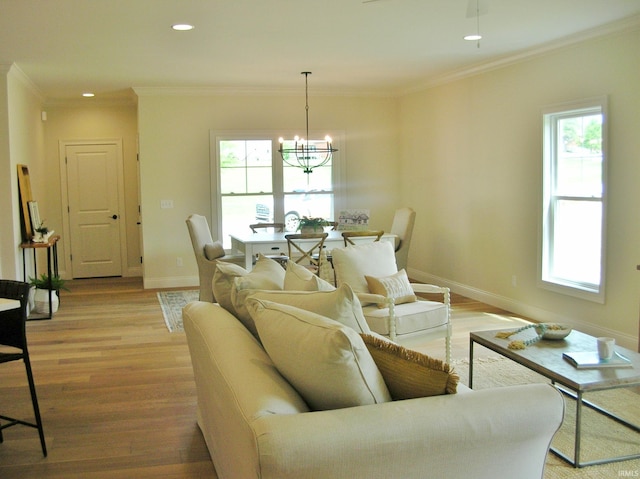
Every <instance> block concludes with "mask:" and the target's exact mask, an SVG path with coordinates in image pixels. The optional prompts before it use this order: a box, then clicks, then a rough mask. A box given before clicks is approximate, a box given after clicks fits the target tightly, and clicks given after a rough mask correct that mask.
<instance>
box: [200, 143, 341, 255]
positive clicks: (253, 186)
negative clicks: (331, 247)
mask: <svg viewBox="0 0 640 479" xmlns="http://www.w3.org/2000/svg"><path fill="white" fill-rule="evenodd" d="M279 136H281V132H267V133H265V132H258V133H252V132H211V143H212V147H213V146H214V145H215V148H212V151H215V155H214V158H212V167H213V168H212V172H213V173H214V184H215V185H216V186H217V187H214V188H213V190H214V194H213V198H212V201H213V206H214V209H213V210H214V214H215V213H217V219H218V228H219V231H220V238H221V239H222V240H223V244H224V246H225V248H229V247H230V246H231V240H230V238H229V235H231V234H247V233H248V232H250V229H249V225H250V224H253V223H273V222H277V223H284V224H285V228H286V230H287V231H291V232H294V231H296V229H297V227H298V219H299V218H301V217H302V216H310V217H320V218H324V219H326V220H333V219H334V218H335V217H336V216H337V215H336V214H335V212H336V211H337V210H338V208H339V207H340V205H341V193H340V188H339V186H338V185H340V184H341V177H342V172H341V170H342V167H341V165H340V156H339V153H334V155H333V158H332V160H331V161H329V162H328V163H327V164H325V165H324V166H321V167H318V168H314V170H313V172H312V173H309V174H308V175H307V174H305V173H304V172H303V170H302V169H301V168H296V167H292V166H289V165H287V164H286V163H284V164H283V161H282V157H281V156H280V153H279V152H278V148H279V142H278V138H279ZM291 136H292V137H293V135H291ZM338 137H340V135H338ZM334 143H336V141H335V140H334Z"/></svg>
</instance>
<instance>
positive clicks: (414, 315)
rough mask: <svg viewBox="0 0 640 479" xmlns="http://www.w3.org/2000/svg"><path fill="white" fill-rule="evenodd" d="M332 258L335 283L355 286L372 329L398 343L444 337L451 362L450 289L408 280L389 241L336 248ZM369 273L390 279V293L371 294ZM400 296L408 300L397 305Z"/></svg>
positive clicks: (382, 278) (372, 276)
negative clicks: (436, 296)
mask: <svg viewBox="0 0 640 479" xmlns="http://www.w3.org/2000/svg"><path fill="white" fill-rule="evenodd" d="M332 257H333V270H334V272H335V275H336V286H338V287H340V286H341V285H342V284H344V283H346V284H348V285H349V286H351V288H352V289H353V291H354V292H355V293H356V294H357V296H358V299H360V302H361V303H362V312H363V313H364V317H365V319H366V320H367V323H368V324H369V327H370V328H371V330H372V331H375V332H376V333H378V334H382V335H384V336H388V337H389V339H391V340H392V341H395V342H403V340H405V339H407V340H408V339H412V338H414V337H416V336H419V337H420V339H421V340H423V339H427V340H430V339H438V338H444V339H445V358H446V359H445V361H446V362H450V361H451V299H450V294H449V293H450V292H449V288H445V287H440V286H435V285H431V284H420V283H409V280H408V278H407V277H406V273H403V271H404V270H402V271H400V272H399V271H398V268H397V267H396V261H395V255H394V250H393V245H392V244H391V243H389V242H387V241H376V242H373V243H364V244H359V245H355V246H348V247H346V248H334V249H333V250H332ZM365 276H369V277H370V278H375V279H376V280H379V281H376V282H385V283H386V284H388V285H389V287H388V289H387V290H386V295H383V294H379V293H378V294H373V292H372V291H370V288H369V284H370V283H369V281H367V278H365ZM399 277H400V278H403V280H402V281H401V280H399V279H398V278H399ZM415 293H430V294H439V295H442V298H443V301H442V302H437V301H426V300H423V299H421V298H418V297H416V296H415ZM409 298H410V299H409ZM401 301H408V302H402V304H397V303H400V302H401Z"/></svg>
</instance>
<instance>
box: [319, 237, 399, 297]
mask: <svg viewBox="0 0 640 479" xmlns="http://www.w3.org/2000/svg"><path fill="white" fill-rule="evenodd" d="M331 256H332V258H333V269H334V270H335V272H336V281H337V284H338V286H339V285H341V284H343V283H347V284H349V285H351V287H352V288H353V290H354V291H355V292H356V293H368V292H369V288H368V286H367V281H366V280H365V279H364V276H365V275H368V276H374V277H376V278H381V277H384V276H389V275H392V274H394V273H397V272H398V267H397V266H396V256H395V252H394V251H393V245H392V244H391V243H390V242H388V241H375V242H373V243H364V244H358V245H354V246H348V247H346V248H334V249H333V250H331Z"/></svg>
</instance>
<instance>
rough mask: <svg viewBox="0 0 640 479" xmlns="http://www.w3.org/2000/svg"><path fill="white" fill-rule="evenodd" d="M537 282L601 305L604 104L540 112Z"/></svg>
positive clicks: (604, 207) (603, 227) (602, 291)
mask: <svg viewBox="0 0 640 479" xmlns="http://www.w3.org/2000/svg"><path fill="white" fill-rule="evenodd" d="M543 121H544V145H543V148H544V149H543V162H544V166H543V210H542V211H543V214H542V248H541V262H540V266H541V275H540V280H541V284H542V286H543V287H545V288H549V289H552V290H554V291H558V292H562V293H566V294H570V295H573V296H577V297H581V298H584V299H590V300H593V301H597V302H600V303H604V286H605V284H604V272H605V257H604V251H605V247H604V246H605V212H606V191H607V189H606V168H605V165H606V162H605V159H606V128H605V124H606V101H605V100H603V99H599V100H595V101H588V102H581V103H575V104H570V105H562V106H560V107H556V108H551V109H549V110H547V111H546V112H545V113H544V114H543Z"/></svg>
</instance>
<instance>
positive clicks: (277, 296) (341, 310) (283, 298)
mask: <svg viewBox="0 0 640 479" xmlns="http://www.w3.org/2000/svg"><path fill="white" fill-rule="evenodd" d="M234 291H236V290H234ZM248 297H251V298H257V299H263V300H267V301H273V302H274V303H278V304H286V305H289V306H293V307H296V308H300V309H304V310H305V311H311V312H314V313H316V314H319V315H321V316H324V317H326V318H329V319H333V320H334V321H338V322H339V323H341V324H344V325H345V326H348V327H350V328H351V329H353V330H355V331H356V332H358V333H367V334H368V333H370V332H371V330H370V329H369V325H368V324H367V321H366V319H365V318H364V314H363V313H362V306H361V304H360V301H359V300H358V297H357V296H356V295H355V294H354V293H353V290H352V289H351V287H350V286H349V285H348V284H343V285H342V286H340V287H339V288H338V289H334V290H333V291H264V290H263V291H256V290H247V291H236V293H235V294H233V293H232V301H233V303H234V307H235V308H236V311H237V312H238V319H240V320H241V321H242V323H243V324H246V322H249V321H250V322H251V323H253V319H252V318H251V315H250V314H249V311H248V310H247V308H246V306H244V305H240V304H239V302H240V301H242V302H245V301H246V300H247V298H248ZM243 315H246V317H243ZM248 329H249V330H250V331H252V332H253V331H255V325H253V326H252V327H248Z"/></svg>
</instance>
